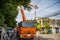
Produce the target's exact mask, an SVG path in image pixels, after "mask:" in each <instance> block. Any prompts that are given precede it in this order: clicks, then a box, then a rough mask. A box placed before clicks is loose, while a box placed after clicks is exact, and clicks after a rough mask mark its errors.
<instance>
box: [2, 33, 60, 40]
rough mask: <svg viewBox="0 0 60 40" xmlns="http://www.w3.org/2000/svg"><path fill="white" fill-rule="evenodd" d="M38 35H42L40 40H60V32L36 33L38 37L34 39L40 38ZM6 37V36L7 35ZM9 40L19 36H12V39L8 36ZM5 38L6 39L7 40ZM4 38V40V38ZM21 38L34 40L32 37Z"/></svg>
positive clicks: (15, 39) (16, 39)
mask: <svg viewBox="0 0 60 40" xmlns="http://www.w3.org/2000/svg"><path fill="white" fill-rule="evenodd" d="M38 36H39V37H40V38H39V39H40V40H60V33H58V34H48V35H47V34H40V33H39V32H37V33H36V37H35V38H34V39H33V40H38ZM5 37H6V36H5ZM7 39H8V40H18V38H17V36H16V35H14V36H12V38H11V39H10V38H9V37H7ZM7 39H5V40H7ZM2 40H4V39H3V38H2ZM20 40H32V39H20Z"/></svg>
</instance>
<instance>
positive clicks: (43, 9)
mask: <svg viewBox="0 0 60 40" xmlns="http://www.w3.org/2000/svg"><path fill="white" fill-rule="evenodd" d="M57 3H60V1H57V2H55V3H53V4H51V5H49V6H48V7H46V8H44V9H41V10H39V12H40V11H44V10H45V9H48V8H50V7H52V6H54V5H56V4H57Z"/></svg>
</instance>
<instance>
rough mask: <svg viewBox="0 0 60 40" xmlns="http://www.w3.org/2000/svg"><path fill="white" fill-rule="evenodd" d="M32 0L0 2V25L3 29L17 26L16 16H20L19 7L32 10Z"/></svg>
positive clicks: (6, 0) (2, 0)
mask: <svg viewBox="0 0 60 40" xmlns="http://www.w3.org/2000/svg"><path fill="white" fill-rule="evenodd" d="M30 1H31V0H0V5H1V6H0V25H1V26H3V27H12V28H14V27H15V26H16V20H15V18H16V16H17V14H18V10H17V6H18V5H22V6H23V7H24V8H25V9H27V10H30V7H29V6H28V4H29V3H30Z"/></svg>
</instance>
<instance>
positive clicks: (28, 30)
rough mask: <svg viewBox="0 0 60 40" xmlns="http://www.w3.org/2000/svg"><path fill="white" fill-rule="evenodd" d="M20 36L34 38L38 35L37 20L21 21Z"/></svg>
mask: <svg viewBox="0 0 60 40" xmlns="http://www.w3.org/2000/svg"><path fill="white" fill-rule="evenodd" d="M18 25H19V35H20V38H31V39H33V38H34V37H35V35H36V27H35V22H20V23H19V24H18Z"/></svg>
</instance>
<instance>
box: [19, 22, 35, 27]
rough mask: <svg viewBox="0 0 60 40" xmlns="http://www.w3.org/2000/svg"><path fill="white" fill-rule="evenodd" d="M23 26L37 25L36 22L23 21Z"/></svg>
mask: <svg viewBox="0 0 60 40" xmlns="http://www.w3.org/2000/svg"><path fill="white" fill-rule="evenodd" d="M20 25H21V26H22V27H35V22H21V23H20Z"/></svg>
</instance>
